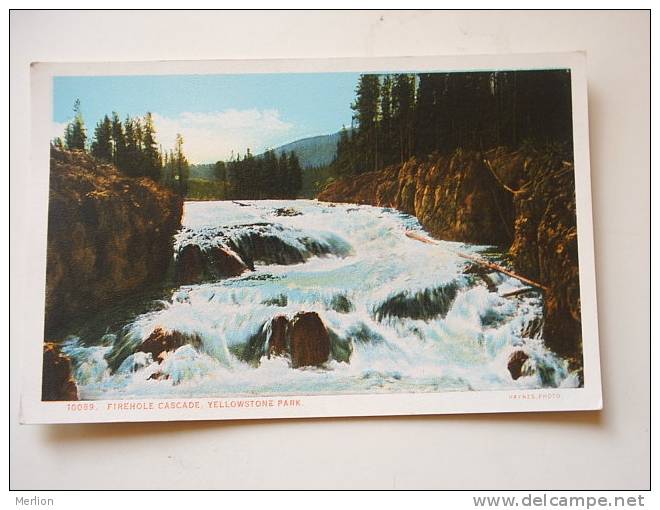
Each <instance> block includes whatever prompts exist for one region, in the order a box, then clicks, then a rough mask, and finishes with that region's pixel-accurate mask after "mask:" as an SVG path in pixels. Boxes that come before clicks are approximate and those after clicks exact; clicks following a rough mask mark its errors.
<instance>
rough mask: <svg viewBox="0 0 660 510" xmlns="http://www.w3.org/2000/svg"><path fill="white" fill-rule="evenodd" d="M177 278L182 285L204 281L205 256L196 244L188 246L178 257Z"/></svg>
mask: <svg viewBox="0 0 660 510" xmlns="http://www.w3.org/2000/svg"><path fill="white" fill-rule="evenodd" d="M175 278H176V281H177V282H178V283H180V284H187V283H199V282H201V281H202V280H203V279H204V255H203V254H202V249H201V248H200V247H199V246H198V245H196V244H188V245H186V246H184V247H183V248H181V250H179V253H178V254H177V257H176V266H175Z"/></svg>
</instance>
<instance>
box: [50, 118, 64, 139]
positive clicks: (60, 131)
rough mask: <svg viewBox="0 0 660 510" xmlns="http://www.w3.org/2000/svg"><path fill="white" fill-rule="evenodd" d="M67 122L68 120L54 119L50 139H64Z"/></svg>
mask: <svg viewBox="0 0 660 510" xmlns="http://www.w3.org/2000/svg"><path fill="white" fill-rule="evenodd" d="M67 124H68V122H55V121H53V122H52V123H51V126H50V129H51V131H50V139H51V140H52V139H53V138H61V139H62V140H64V130H65V129H66V125H67Z"/></svg>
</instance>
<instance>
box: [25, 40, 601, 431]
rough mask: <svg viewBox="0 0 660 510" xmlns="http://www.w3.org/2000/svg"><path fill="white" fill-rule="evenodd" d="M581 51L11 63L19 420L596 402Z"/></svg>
mask: <svg viewBox="0 0 660 510" xmlns="http://www.w3.org/2000/svg"><path fill="white" fill-rule="evenodd" d="M584 60H585V56H584V55H583V54H579V53H574V54H563V55H561V54H559V55H519V56H515V55H513V56H512V55H508V56H472V57H468V56H462V57H423V58H421V57H420V58H416V57H407V58H373V59H331V60H271V61H201V62H142V63H84V64H83V63H80V64H55V63H35V64H33V66H32V71H31V72H32V106H33V108H32V128H33V133H32V135H33V137H32V156H33V168H32V172H33V177H34V179H33V182H35V183H37V185H41V186H42V189H40V191H39V192H38V193H37V195H36V196H40V197H43V198H44V200H43V203H40V204H35V205H34V207H35V208H34V211H35V218H34V228H36V229H41V230H42V231H43V232H44V237H45V238H44V242H43V246H40V247H37V250H36V252H35V253H36V256H35V260H34V266H33V267H34V268H35V271H34V278H42V281H41V280H40V281H41V284H40V286H39V287H40V288H42V289H43V294H42V295H40V296H35V299H34V302H35V303H37V304H38V305H39V306H36V308H37V309H38V310H39V314H37V315H36V316H34V318H33V319H34V320H33V322H34V327H33V331H34V336H31V337H30V338H20V339H17V338H14V339H12V340H13V342H12V346H13V347H14V348H17V347H18V346H19V345H20V346H21V348H22V349H23V358H22V362H23V374H24V387H23V391H22V400H21V414H22V416H21V419H22V421H23V422H25V423H66V422H97V421H98V422H101V421H149V420H202V419H204V420H207V419H246V418H290V417H323V416H365V415H406V414H442V413H476V412H478V413H482V412H515V411H558V410H585V409H600V408H601V406H602V403H601V382H600V368H599V355H598V332H597V319H596V291H595V273H594V258H593V240H592V220H591V199H590V170H589V150H588V122H587V88H586V83H587V82H586V75H585V62H584ZM39 268H42V269H43V271H39ZM41 312H43V313H41ZM33 313H34V312H33Z"/></svg>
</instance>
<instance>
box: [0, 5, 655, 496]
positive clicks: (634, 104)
mask: <svg viewBox="0 0 660 510" xmlns="http://www.w3.org/2000/svg"><path fill="white" fill-rule="evenodd" d="M10 28H11V69H10V71H11V76H10V80H11V106H10V109H11V125H10V127H11V134H12V137H11V157H10V168H11V174H10V179H11V213H12V214H11V235H10V242H11V258H12V272H11V284H12V288H11V289H12V290H11V302H12V308H11V320H12V322H11V330H10V334H11V341H12V349H11V352H10V363H11V408H10V427H11V446H10V457H11V473H10V478H11V487H12V488H14V489H30V488H34V489H36V488H297V487H303V486H306V487H319V488H321V487H327V488H365V487H369V488H375V487H381V488H393V487H396V488H404V487H411V488H525V489H535V488H562V489H570V488H621V489H623V488H628V489H643V488H648V486H649V484H650V480H649V413H650V409H649V383H650V381H649V356H648V352H649V283H648V282H649V263H650V260H649V212H650V211H649V209H650V203H649V163H650V162H649V78H650V76H649V40H650V38H649V15H648V13H645V12H628V13H626V12H558V11H553V12H404V13H396V12H391V11H389V12H375V11H371V12H351V13H343V12H330V13H319V12H315V13H306V12H297V13H281V12H266V13H227V12H217V13H208V12H204V13H201V12H198V13H182V12H164V13H156V14H154V13H142V14H136V13H122V12H109V13H98V12H86V13H76V12H50V13H46V12H14V13H13V14H12V15H11V18H10ZM574 50H586V52H587V62H588V76H589V94H590V98H589V109H590V134H591V168H592V186H593V212H594V221H595V225H594V235H595V243H596V270H597V281H598V308H599V321H600V339H601V360H602V372H603V393H604V406H605V407H604V410H603V411H602V412H579V413H533V414H508V415H505V414H502V415H477V416H475V415H472V416H433V417H401V418H367V419H365V418H351V419H323V420H285V421H257V422H255V421H240V422H201V423H199V422H187V423H183V422H181V423H144V424H113V425H81V426H78V425H62V426H19V425H18V419H17V418H18V407H17V404H18V399H17V396H18V389H19V387H18V381H19V379H20V366H19V362H20V359H19V356H18V353H19V349H17V348H16V346H17V344H18V343H19V342H21V341H23V340H24V339H23V338H22V335H21V331H22V328H21V324H22V323H24V321H29V320H31V316H30V311H32V313H35V312H34V310H35V304H34V303H30V302H29V299H28V296H29V293H28V292H26V291H24V290H23V289H24V288H25V282H27V281H29V276H30V275H29V269H28V268H25V269H24V266H20V265H18V269H19V270H15V269H14V268H16V267H17V264H16V263H15V262H16V260H17V259H18V258H23V257H25V256H26V255H27V254H26V253H25V250H24V249H23V250H22V247H24V246H25V245H26V244H28V243H29V242H31V241H30V236H31V235H34V233H33V232H30V231H29V230H28V229H25V228H22V226H23V225H24V224H25V223H24V222H25V220H24V219H22V215H21V214H20V211H22V210H24V209H25V208H26V207H29V203H30V195H29V187H28V186H26V185H25V183H26V182H27V181H26V180H27V178H28V177H27V176H29V150H28V145H27V144H28V140H29V138H28V133H29V126H28V119H29V115H27V112H29V63H30V62H31V61H61V62H62V61H103V60H107V61H112V60H114V61H117V60H161V59H167V60H173V59H216V58H271V57H272V58H295V57H331V56H355V57H365V56H407V55H452V54H480V53H502V52H503V53H530V52H544V53H547V52H559V51H574ZM40 305H41V304H38V305H36V306H40Z"/></svg>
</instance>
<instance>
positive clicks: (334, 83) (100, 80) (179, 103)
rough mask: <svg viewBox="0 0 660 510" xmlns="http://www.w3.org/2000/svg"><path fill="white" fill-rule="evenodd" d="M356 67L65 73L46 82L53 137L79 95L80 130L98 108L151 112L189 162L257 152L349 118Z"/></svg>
mask: <svg viewBox="0 0 660 510" xmlns="http://www.w3.org/2000/svg"><path fill="white" fill-rule="evenodd" d="M358 77H359V75H358V74H356V73H314V74H292V73H287V74H243V75H178V76H80V77H79V76H66V77H55V78H54V82H53V136H61V135H62V132H63V129H64V126H65V125H66V123H67V122H68V121H69V120H70V119H71V117H72V108H73V103H74V101H75V100H76V98H79V99H80V102H81V107H82V113H83V117H84V119H85V123H86V125H87V129H88V135H91V134H92V133H93V128H94V126H95V125H96V123H97V122H98V120H99V119H101V118H102V117H103V115H105V114H106V113H107V114H108V115H109V114H110V113H111V112H112V111H117V112H118V113H119V114H120V116H121V117H122V119H123V118H124V117H125V116H126V115H130V116H142V115H144V114H145V113H146V112H147V111H150V112H152V114H153V115H154V120H155V124H156V131H157V138H158V141H159V142H160V143H161V144H162V145H163V147H164V148H170V147H171V146H173V144H174V137H175V136H176V133H177V132H180V133H181V134H182V135H183V138H184V142H185V143H184V149H185V151H186V153H187V155H188V157H189V159H190V160H191V161H192V162H194V163H203V162H213V161H217V160H218V159H228V158H229V157H230V154H231V151H239V152H241V153H244V152H245V150H246V148H247V147H250V149H251V150H252V151H253V152H254V153H259V152H262V151H263V150H265V149H266V148H269V147H276V146H278V145H282V144H284V143H287V142H291V141H293V140H297V139H299V138H304V137H306V136H314V135H320V134H328V133H334V132H336V131H338V130H339V129H341V127H342V125H346V126H349V125H350V123H351V109H350V104H351V102H352V101H353V100H354V97H355V86H356V85H357V81H358Z"/></svg>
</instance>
